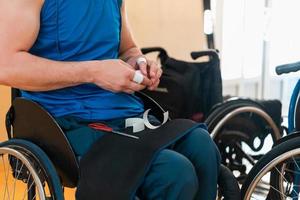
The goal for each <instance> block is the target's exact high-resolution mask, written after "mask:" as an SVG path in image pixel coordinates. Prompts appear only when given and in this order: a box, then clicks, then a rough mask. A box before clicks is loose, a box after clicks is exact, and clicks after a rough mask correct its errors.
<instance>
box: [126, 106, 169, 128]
mask: <svg viewBox="0 0 300 200" xmlns="http://www.w3.org/2000/svg"><path fill="white" fill-rule="evenodd" d="M149 112H150V109H148V110H146V111H145V112H144V114H143V118H128V119H126V120H125V128H128V127H132V128H133V133H138V132H140V131H143V130H145V127H147V128H148V129H157V128H159V127H160V126H162V125H164V124H165V123H167V121H168V119H169V112H165V113H164V120H163V122H162V123H161V124H160V125H159V126H154V125H152V124H151V123H150V122H149V119H148V116H149Z"/></svg>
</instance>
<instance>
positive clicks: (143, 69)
mask: <svg viewBox="0 0 300 200" xmlns="http://www.w3.org/2000/svg"><path fill="white" fill-rule="evenodd" d="M139 69H140V70H141V72H142V74H143V75H144V76H146V77H148V72H147V63H145V62H141V63H140V64H139Z"/></svg>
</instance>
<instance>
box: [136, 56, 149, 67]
mask: <svg viewBox="0 0 300 200" xmlns="http://www.w3.org/2000/svg"><path fill="white" fill-rule="evenodd" d="M136 63H137V64H138V65H140V64H142V63H145V64H147V60H146V58H144V57H139V58H138V59H137V60H136Z"/></svg>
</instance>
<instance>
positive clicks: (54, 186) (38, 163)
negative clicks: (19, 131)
mask: <svg viewBox="0 0 300 200" xmlns="http://www.w3.org/2000/svg"><path fill="white" fill-rule="evenodd" d="M0 147H8V148H11V149H14V150H17V151H18V152H20V153H22V154H23V155H24V156H25V157H27V158H28V159H29V160H30V161H31V163H32V165H33V167H34V168H38V169H39V170H41V172H42V173H41V179H42V180H43V182H46V183H47V185H48V188H49V192H50V195H51V196H49V197H47V199H49V200H64V194H63V190H62V185H61V182H60V179H59V177H58V175H57V173H56V170H55V167H54V165H53V164H52V162H51V161H50V160H49V158H48V156H47V155H46V154H45V153H44V151H43V150H41V149H40V148H39V147H38V146H37V145H35V144H33V143H31V142H28V141H26V140H20V139H11V140H9V141H6V142H3V143H0ZM11 164H12V163H11Z"/></svg>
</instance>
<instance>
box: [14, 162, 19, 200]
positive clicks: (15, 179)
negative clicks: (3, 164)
mask: <svg viewBox="0 0 300 200" xmlns="http://www.w3.org/2000/svg"><path fill="white" fill-rule="evenodd" d="M18 166H19V159H17V164H16V168H15V170H14V171H13V173H15V172H16V171H17V169H18ZM19 173H20V172H19ZM15 176H16V175H15ZM16 181H17V178H16V177H15V178H14V190H13V199H15V190H16Z"/></svg>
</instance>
